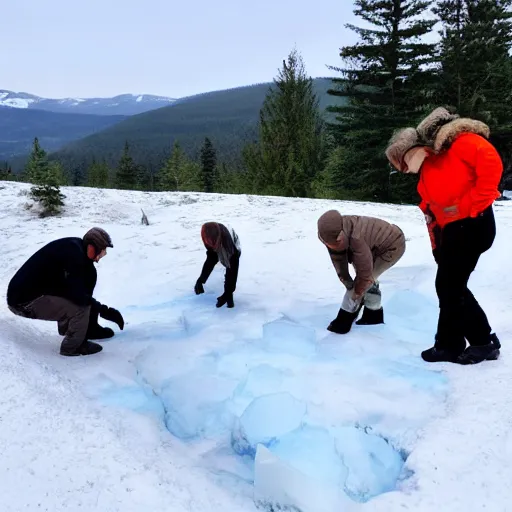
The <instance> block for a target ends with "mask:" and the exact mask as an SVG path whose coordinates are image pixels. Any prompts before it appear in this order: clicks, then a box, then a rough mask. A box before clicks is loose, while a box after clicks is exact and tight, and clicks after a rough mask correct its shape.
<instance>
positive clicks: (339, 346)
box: [101, 294, 447, 512]
mask: <svg viewBox="0 0 512 512" xmlns="http://www.w3.org/2000/svg"><path fill="white" fill-rule="evenodd" d="M201 300H202V299H201V298H199V299H196V298H183V299H179V300H175V301H172V302H171V303H169V304H160V305H154V306H151V307H149V308H148V310H147V311H148V314H149V313H150V314H151V315H153V314H156V315H157V316H159V315H162V317H163V316H164V315H168V316H167V320H166V323H164V325H163V327H160V328H159V329H156V328H155V327H154V326H153V325H151V326H150V325H148V324H146V325H147V326H148V332H147V333H142V332H141V333H140V334H141V336H142V337H143V340H144V342H145V343H147V342H148V341H150V340H153V341H154V343H152V344H151V346H150V349H151V350H150V353H148V354H145V355H144V356H141V357H139V358H138V359H137V368H138V370H139V371H140V372H141V374H142V376H143V377H145V378H146V380H147V381H148V382H150V383H151V386H153V388H154V389H155V393H157V395H156V394H155V393H152V392H151V389H149V392H148V389H145V388H143V387H137V385H136V384H134V385H133V387H131V386H130V385H127V386H124V387H123V386H117V387H115V388H111V389H106V388H105V389H104V390H103V395H102V397H101V399H102V401H103V402H104V403H109V404H112V405H116V406H117V405H124V406H125V407H128V408H131V409H133V410H137V411H139V412H144V413H147V414H151V415H156V416H157V417H158V418H160V421H162V422H163V423H164V425H165V426H166V427H167V429H168V430H169V432H170V433H171V434H172V435H174V436H176V437H178V438H180V439H182V440H185V441H187V442H195V441H202V440H204V439H207V440H211V441H213V442H211V443H203V444H204V445H208V446H209V447H210V451H209V452H208V456H207V462H208V467H209V468H210V469H211V471H212V472H214V473H215V474H216V477H217V478H219V479H221V480H222V481H223V482H226V484H225V485H251V484H252V482H253V481H254V485H255V488H256V487H257V490H258V493H259V494H260V495H262V496H264V498H262V499H268V500H269V501H270V502H275V503H278V504H279V505H280V506H282V507H284V506H285V505H288V506H295V507H297V508H300V510H302V512H309V510H311V511H314V512H319V511H320V510H322V511H323V510H326V511H329V512H330V511H331V510H333V512H334V511H336V512H338V511H340V510H343V512H346V510H347V508H346V507H347V501H346V500H348V501H349V502H350V503H352V504H354V505H358V504H359V503H360V502H366V501H368V500H370V499H371V498H372V497H374V496H377V495H379V494H381V493H384V492H388V491H390V490H392V489H394V488H395V487H396V482H397V480H399V479H400V477H401V476H402V475H403V474H404V464H405V463H404V457H403V456H402V455H401V452H400V450H399V447H398V448H397V449H395V448H394V447H393V446H392V445H391V444H390V443H389V442H387V441H386V440H385V439H384V438H382V437H379V436H377V435H374V434H372V433H371V430H370V429H368V432H367V431H364V430H362V429H360V428H356V427H355V426H351V425H349V424H347V423H346V422H348V421H351V422H355V421H360V422H362V423H365V424H367V425H368V426H369V427H371V426H372V425H377V423H378V424H379V432H384V435H386V437H389V438H391V439H395V440H396V439H402V437H401V433H402V431H403V430H406V429H409V430H414V429H416V428H419V427H421V426H422V424H423V423H424V422H425V421H427V420H428V415H429V414H431V413H430V410H426V411H425V413H423V410H421V409H419V408H417V409H418V415H414V417H413V415H412V414H411V415H409V416H410V417H409V420H407V419H405V420H402V415H401V414H399V413H400V411H402V410H403V409H402V408H403V407H407V406H408V405H409V406H410V404H411V403H414V402H413V401H414V400H419V401H424V400H425V399H427V401H428V403H427V405H428V404H430V403H434V401H433V400H432V398H434V397H435V402H436V403H437V402H440V401H441V400H442V395H443V394H444V393H445V392H446V387H447V378H446V376H445V375H444V374H443V373H440V372H438V371H436V370H432V369H430V368H427V367H426V366H425V365H424V364H422V362H421V360H419V358H418V357H417V356H412V355H410V354H412V353H413V352H412V349H411V346H410V345H411V341H412V340H414V343H419V342H420V341H421V342H422V340H420V341H418V340H419V338H418V337H419V336H420V335H424V334H425V333H424V331H422V330H421V328H420V327H419V326H420V316H422V315H423V314H424V313H425V311H424V310H425V309H426V310H429V311H430V309H432V307H433V303H432V302H431V301H428V300H427V299H426V298H424V297H423V298H421V296H420V297H419V298H418V297H416V296H415V294H410V295H409V296H407V294H405V297H398V296H393V297H392V298H391V300H390V301H389V306H388V309H387V311H388V318H389V317H390V316H393V313H394V310H397V311H398V310H400V314H401V317H400V318H399V319H398V320H397V321H394V319H393V322H391V321H389V325H386V326H384V327H382V329H380V331H379V336H380V338H379V337H376V335H375V334H373V333H374V332H375V330H371V329H367V330H363V329H362V328H361V329H356V328H354V333H355V335H354V336H352V335H349V336H347V337H334V336H333V337H332V340H331V341H330V343H332V344H333V346H332V347H331V346H329V345H328V344H327V343H325V342H324V343H322V342H319V343H317V341H316V338H317V335H316V331H315V328H314V327H315V323H317V320H318V319H317V318H316V315H317V314H318V315H323V316H326V315H327V314H328V309H329V308H327V307H325V308H324V309H321V310H315V307H316V306H315V305H314V304H311V305H310V311H311V314H309V313H308V308H307V305H304V307H303V310H302V311H299V313H300V315H299V316H298V318H296V319H295V320H293V319H290V318H288V317H286V316H282V317H281V318H279V319H277V320H274V321H270V322H268V323H265V324H263V326H262V334H261V336H259V334H258V331H259V329H258V325H261V324H257V322H253V323H252V324H251V325H252V327H251V329H250V333H249V330H248V329H247V325H248V323H247V320H243V318H240V319H239V320H237V318H236V317H233V318H231V320H230V322H229V323H226V324H222V326H221V325H220V323H219V322H221V321H220V320H218V318H217V316H216V310H215V308H214V307H212V305H211V304H208V307H204V308H203V307H202V306H201V304H202V303H201ZM434 305H435V304H434ZM166 308H169V311H167V312H166V311H165V309H166ZM319 311H320V312H319ZM407 315H409V317H408V316H407ZM216 318H217V319H216ZM411 318H412V320H410V319H411ZM237 322H241V323H237ZM244 322H245V323H244ZM304 324H305V325H304ZM322 325H323V324H322ZM316 327H317V328H318V325H316ZM397 328H400V329H402V330H403V331H404V333H405V334H410V333H411V332H412V333H413V334H414V329H416V330H417V335H418V337H417V336H416V335H414V336H412V337H411V336H409V338H406V337H405V336H404V339H405V340H406V341H405V342H403V341H400V339H397V337H396V329H397ZM173 329H174V331H175V332H174V333H172V332H168V334H167V335H166V330H167V331H169V330H170V331H172V330H173ZM393 329H395V331H393ZM203 330H204V331H206V330H211V332H212V333H213V335H214V336H216V337H215V338H214V339H213V341H212V339H208V343H209V344H208V343H205V338H204V336H202V338H203V339H200V338H201V337H200V336H197V335H198V334H199V333H200V331H203ZM141 331H142V328H141ZM209 332H210V331H209ZM219 333H222V336H224V335H226V338H227V339H229V340H230V341H229V343H226V342H225V340H224V339H223V338H221V337H220V335H219ZM226 333H227V334H226ZM255 333H256V334H255ZM258 336H259V337H258ZM366 336H367V337H368V338H365V337H366ZM255 337H256V339H255ZM179 338H185V340H186V342H185V343H181V342H180V341H179ZM189 338H190V339H189ZM137 339H138V338H137ZM217 339H218V340H219V342H218V347H217V345H216V343H217V341H216V340H217ZM164 340H165V341H167V340H176V343H172V344H168V343H162V341H164ZM232 340H235V341H232ZM380 341H382V343H380ZM189 343H190V350H189ZM212 347H214V349H213V351H212ZM368 347H370V348H368ZM205 350H206V352H205ZM173 357H174V359H170V358H173ZM315 376H319V377H318V378H316V379H315ZM310 379H315V381H314V382H313V383H310ZM373 399H375V401H373ZM361 400H364V403H362V402H361ZM313 402H314V403H313ZM390 405H392V407H391V409H392V410H390V407H389V406H390ZM425 409H428V407H427V406H426V407H425ZM308 410H309V415H308ZM345 411H348V412H345ZM354 415H357V417H356V418H355V419H354ZM313 416H314V418H313ZM417 416H418V417H417ZM397 417H398V419H396V418H397ZM346 418H349V419H346ZM313 420H314V424H312V422H313ZM413 422H415V423H414V424H413ZM399 423H400V424H399ZM203 444H202V445H201V446H203ZM213 446H215V447H217V448H218V447H223V449H222V450H220V449H212V447H213ZM258 453H259V454H260V455H259V457H258ZM205 457H206V456H205ZM230 457H232V459H231V460H230ZM237 477H238V478H239V483H238V484H236V483H234V482H235V481H236V480H237ZM229 482H231V483H229ZM240 482H243V484H240ZM312 497H313V498H312ZM287 500H288V501H287ZM315 500H316V502H315ZM315 503H316V505H318V506H317V507H316V508H315ZM340 503H342V504H343V506H340Z"/></svg>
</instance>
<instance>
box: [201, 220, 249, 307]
mask: <svg viewBox="0 0 512 512" xmlns="http://www.w3.org/2000/svg"><path fill="white" fill-rule="evenodd" d="M201 239H202V240H203V243H204V246H205V247H206V261H205V262H204V265H203V269H202V272H201V275H200V276H199V279H198V280H197V281H196V284H195V286H194V291H195V292H196V295H199V294H200V293H204V288H203V284H205V283H206V281H207V280H208V278H209V277H210V274H211V273H212V271H213V269H214V268H215V265H217V263H218V262H219V261H220V263H221V264H222V265H223V266H224V267H225V268H226V275H225V280H224V293H223V294H222V295H221V296H220V297H217V304H216V306H217V307H218V308H220V307H221V306H224V304H227V307H228V308H232V307H234V306H235V303H234V300H233V293H234V292H235V289H236V282H237V279H238V266H239V262H240V256H241V254H242V250H241V246H240V239H239V238H238V235H237V234H236V233H235V231H234V229H231V228H227V227H226V226H224V224H221V223H219V222H207V223H206V224H203V226H202V227H201Z"/></svg>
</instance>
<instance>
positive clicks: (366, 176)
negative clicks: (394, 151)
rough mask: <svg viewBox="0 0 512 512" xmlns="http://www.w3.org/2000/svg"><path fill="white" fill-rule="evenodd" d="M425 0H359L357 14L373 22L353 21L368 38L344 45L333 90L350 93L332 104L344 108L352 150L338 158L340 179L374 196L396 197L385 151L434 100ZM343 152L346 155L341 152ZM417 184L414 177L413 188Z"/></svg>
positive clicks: (338, 128)
mask: <svg viewBox="0 0 512 512" xmlns="http://www.w3.org/2000/svg"><path fill="white" fill-rule="evenodd" d="M429 5H430V2H428V1H424V0H355V8H354V14H355V15H356V16H358V17H360V18H361V19H362V20H364V21H365V22H366V23H367V24H369V25H370V26H371V27H369V28H361V27H356V26H354V25H350V24H348V25H346V26H347V27H348V28H350V29H351V30H353V31H355V32H356V33H357V35H358V36H359V39H360V41H359V42H358V43H357V44H355V45H353V46H347V47H344V48H342V49H341V51H340V57H341V59H342V61H343V63H344V67H342V68H337V67H331V69H335V70H337V71H339V72H340V73H341V75H342V76H341V78H336V79H334V80H333V82H334V87H333V89H332V90H330V91H329V94H331V95H333V96H337V97H342V98H346V99H348V103H347V104H345V105H333V106H331V107H329V108H328V110H329V111H330V112H332V113H334V114H335V115H336V121H335V122H334V123H332V124H331V126H330V130H331V133H332V135H333V137H334V140H335V143H336V145H339V146H341V147H343V148H344V149H345V151H342V152H341V153H340V154H338V156H337V162H333V161H331V174H332V177H331V178H332V179H331V181H332V183H333V184H335V186H336V187H339V188H340V189H346V190H350V189H352V188H353V186H354V183H357V182H359V184H360V185H359V187H358V188H359V190H360V191H363V192H364V196H365V197H366V198H368V199H374V200H375V199H377V200H389V199H391V197H392V196H393V194H392V192H391V185H390V179H389V171H390V169H389V166H388V164H387V160H386V158H385V156H384V151H385V148H386V144H387V142H388V140H389V137H390V135H391V133H392V132H393V131H394V130H396V129H397V128H401V127H403V126H409V125H411V123H413V122H415V121H416V120H419V119H420V118H421V116H422V115H423V114H424V113H425V111H426V110H428V108H430V107H431V101H432V99H431V93H432V89H433V86H434V84H433V76H434V74H433V71H432V69H431V68H432V64H433V62H434V60H435V51H434V45H432V44H426V43H424V42H422V41H421V40H420V38H421V37H422V36H424V35H425V34H427V33H428V32H430V31H431V29H432V27H433V25H434V24H435V20H426V19H424V18H422V15H424V14H425V13H426V11H427V9H428V7H429ZM340 157H341V158H340ZM414 188H415V183H414V179H412V180H410V187H409V191H408V192H407V194H411V193H412V190H414Z"/></svg>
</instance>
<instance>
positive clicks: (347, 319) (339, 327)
mask: <svg viewBox="0 0 512 512" xmlns="http://www.w3.org/2000/svg"><path fill="white" fill-rule="evenodd" d="M358 314H359V309H358V310H357V311H356V312H355V313H349V312H348V311H345V310H344V309H340V310H339V312H338V316H337V317H336V318H335V319H334V320H333V321H332V322H331V323H330V324H329V327H327V330H328V331H331V332H334V333H336V334H347V332H349V331H350V329H351V328H352V323H353V322H354V320H355V319H356V318H357V315H358Z"/></svg>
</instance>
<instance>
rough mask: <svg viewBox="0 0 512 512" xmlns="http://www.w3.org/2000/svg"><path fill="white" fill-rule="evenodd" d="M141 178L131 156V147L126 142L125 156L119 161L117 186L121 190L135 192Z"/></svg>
mask: <svg viewBox="0 0 512 512" xmlns="http://www.w3.org/2000/svg"><path fill="white" fill-rule="evenodd" d="M138 178H139V169H138V168H137V166H136V165H135V162H134V161H133V158H132V157H131V155H130V146H129V144H128V141H126V142H125V145H124V151H123V155H122V156H121V159H120V160H119V164H118V166H117V172H116V184H117V187H118V188H120V189H128V190H135V189H136V188H137V184H138Z"/></svg>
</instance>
